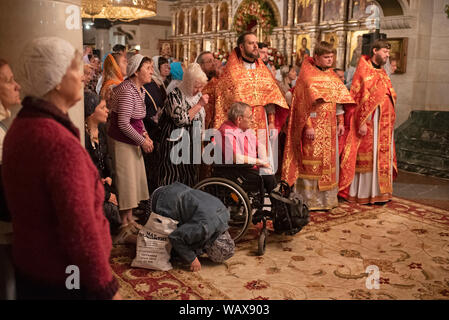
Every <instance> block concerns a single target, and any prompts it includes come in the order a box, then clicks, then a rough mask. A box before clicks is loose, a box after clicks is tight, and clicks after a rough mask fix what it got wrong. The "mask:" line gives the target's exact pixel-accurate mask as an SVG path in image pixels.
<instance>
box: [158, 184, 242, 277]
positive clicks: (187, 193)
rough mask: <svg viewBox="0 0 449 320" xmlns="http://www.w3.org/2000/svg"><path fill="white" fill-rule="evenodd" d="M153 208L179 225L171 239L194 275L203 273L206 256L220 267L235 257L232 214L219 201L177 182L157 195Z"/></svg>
mask: <svg viewBox="0 0 449 320" xmlns="http://www.w3.org/2000/svg"><path fill="white" fill-rule="evenodd" d="M151 208H152V211H153V212H155V213H157V214H160V215H162V216H164V217H168V218H171V219H174V220H177V221H179V224H178V228H177V229H176V230H175V231H173V232H172V233H171V234H170V235H169V236H168V238H169V240H170V243H171V245H172V247H173V249H174V251H175V252H176V254H177V255H179V256H180V257H181V258H182V259H183V260H184V261H185V262H187V263H189V264H190V270H191V271H199V270H201V263H200V262H199V260H198V257H199V256H200V255H202V254H204V253H206V254H207V256H208V257H209V259H211V260H212V261H214V262H217V263H221V262H224V261H225V260H227V259H229V258H231V257H232V256H233V255H234V248H235V244H234V241H233V240H232V238H231V236H230V234H229V232H228V231H227V230H228V221H229V218H230V216H229V211H228V210H227V209H226V207H225V206H224V205H223V203H222V202H221V201H220V200H219V199H217V198H216V197H214V196H212V195H210V194H208V193H205V192H203V191H200V190H196V189H192V188H190V187H188V186H186V185H184V184H182V183H179V182H175V183H173V184H171V185H168V186H163V187H159V188H158V189H156V190H155V191H154V192H153V194H152V197H151ZM172 252H173V251H172Z"/></svg>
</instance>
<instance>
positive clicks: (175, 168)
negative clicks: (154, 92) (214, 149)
mask: <svg viewBox="0 0 449 320" xmlns="http://www.w3.org/2000/svg"><path fill="white" fill-rule="evenodd" d="M200 98H201V94H198V95H196V96H193V97H188V96H186V95H185V94H184V93H183V92H182V91H181V89H180V88H175V89H174V90H173V91H171V92H170V93H169V94H168V100H167V104H166V106H165V108H164V111H163V113H162V116H161V119H160V120H159V124H160V127H161V131H162V134H161V141H160V143H161V144H160V157H161V159H160V162H159V167H158V173H159V178H158V186H164V185H169V184H171V183H173V182H175V181H178V182H181V183H183V184H185V185H187V186H189V187H194V186H195V184H197V183H198V182H199V178H198V174H199V164H200V163H201V142H200V141H201V130H202V126H203V122H204V109H201V111H200V112H198V113H197V114H196V116H195V117H194V119H193V121H191V120H190V118H189V110H190V109H191V108H192V107H193V106H195V105H196V104H197V103H198V101H199V99H200ZM198 139H199V140H198ZM195 145H196V147H195ZM198 146H199V148H198Z"/></svg>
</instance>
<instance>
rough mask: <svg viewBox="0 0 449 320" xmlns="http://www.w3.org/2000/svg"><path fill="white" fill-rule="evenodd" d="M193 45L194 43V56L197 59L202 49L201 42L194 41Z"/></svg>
mask: <svg viewBox="0 0 449 320" xmlns="http://www.w3.org/2000/svg"><path fill="white" fill-rule="evenodd" d="M195 43H196V56H197V57H198V56H199V55H200V53H201V51H203V48H202V45H201V44H202V41H201V40H199V39H197V40H196V41H195Z"/></svg>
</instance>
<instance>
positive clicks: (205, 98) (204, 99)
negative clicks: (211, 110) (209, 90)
mask: <svg viewBox="0 0 449 320" xmlns="http://www.w3.org/2000/svg"><path fill="white" fill-rule="evenodd" d="M208 102H209V95H208V94H203V95H202V96H201V99H200V101H199V104H200V105H201V106H203V107H204V106H205V105H206V104H208Z"/></svg>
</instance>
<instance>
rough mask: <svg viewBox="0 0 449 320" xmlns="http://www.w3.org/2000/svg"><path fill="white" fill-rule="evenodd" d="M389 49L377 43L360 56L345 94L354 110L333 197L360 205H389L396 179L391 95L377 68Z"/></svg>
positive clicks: (393, 99)
mask: <svg viewBox="0 0 449 320" xmlns="http://www.w3.org/2000/svg"><path fill="white" fill-rule="evenodd" d="M390 48H391V46H390V44H389V43H388V42H386V41H384V40H377V41H376V42H374V44H373V45H372V49H371V54H370V56H366V55H364V56H362V57H361V58H360V61H359V64H358V66H357V69H356V71H355V74H354V78H353V80H352V86H351V95H352V97H353V98H354V100H355V102H356V107H355V108H348V109H347V110H346V113H345V124H346V125H347V127H348V128H349V130H347V132H346V136H345V139H344V140H345V141H346V143H345V148H344V149H343V153H342V155H341V159H342V162H341V169H340V186H339V188H340V192H339V195H340V196H341V197H343V198H344V199H346V200H348V201H350V202H357V203H360V204H369V203H370V204H374V203H385V202H388V201H389V200H391V198H392V193H393V177H394V176H395V175H396V174H397V166H396V153H395V146H394V136H393V131H394V121H395V118H396V113H395V110H394V107H395V104H396V93H395V91H394V89H393V86H392V84H391V81H390V78H389V77H388V75H387V73H386V72H385V70H384V68H383V66H385V64H386V63H387V61H388V58H389V56H390Z"/></svg>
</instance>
